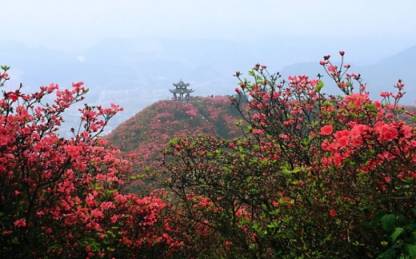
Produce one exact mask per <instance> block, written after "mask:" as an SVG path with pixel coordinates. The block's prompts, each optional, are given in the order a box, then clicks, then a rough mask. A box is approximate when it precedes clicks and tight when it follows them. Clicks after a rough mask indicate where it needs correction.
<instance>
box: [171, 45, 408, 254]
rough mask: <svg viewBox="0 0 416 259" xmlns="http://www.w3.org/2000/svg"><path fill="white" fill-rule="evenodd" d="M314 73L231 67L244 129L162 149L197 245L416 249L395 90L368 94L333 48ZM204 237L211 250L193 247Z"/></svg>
mask: <svg viewBox="0 0 416 259" xmlns="http://www.w3.org/2000/svg"><path fill="white" fill-rule="evenodd" d="M339 54H340V59H341V62H340V64H334V63H332V62H331V59H330V56H325V57H324V58H323V59H322V60H321V62H320V63H321V65H322V67H323V69H324V71H325V72H326V78H330V79H331V80H332V81H333V82H334V83H335V85H336V86H337V87H338V88H339V90H340V92H341V93H342V94H340V95H329V94H327V93H326V91H325V90H326V88H327V87H328V86H326V85H325V84H324V82H323V78H322V77H321V76H318V77H317V78H315V79H311V78H308V77H307V76H293V77H289V78H288V79H287V80H284V79H282V77H281V76H280V74H270V73H269V72H268V71H267V68H266V67H265V66H262V65H256V66H255V67H254V68H253V69H252V70H250V71H249V73H248V77H243V76H242V75H241V73H239V72H237V73H236V77H237V79H238V81H239V87H238V88H237V89H236V92H237V98H234V99H233V102H234V105H235V107H236V108H237V109H238V110H239V111H240V113H241V115H242V118H243V119H244V121H246V123H247V125H248V127H247V128H246V136H245V137H241V138H237V139H235V140H230V141H227V140H221V139H217V138H212V137H190V138H179V139H174V140H172V141H171V143H170V146H169V147H168V149H167V150H166V156H165V164H164V165H165V172H166V173H167V174H169V175H170V182H169V187H170V189H171V190H172V192H173V193H174V194H175V195H174V197H175V198H174V201H175V203H174V204H175V209H176V211H177V213H178V214H180V215H181V216H182V219H181V220H182V221H184V222H187V223H186V224H183V225H184V226H186V229H184V230H183V231H184V232H189V233H194V236H195V238H194V239H192V240H188V241H187V242H188V244H187V245H185V247H189V249H190V250H189V251H192V249H196V250H198V249H199V251H203V252H202V253H203V254H204V255H206V256H225V257H233V256H242V257H247V258H248V257H266V256H268V257H270V256H271V257H283V258H293V257H302V258H303V257H314V258H334V257H336V258H375V257H379V258H396V257H400V256H403V257H404V258H412V257H415V256H416V221H415V218H416V206H415V205H416V131H415V127H414V119H415V115H414V114H413V113H412V112H410V111H408V110H406V109H405V108H404V107H402V106H400V103H399V101H400V99H401V97H402V96H403V95H404V83H403V82H402V81H401V80H399V81H398V82H397V83H396V84H395V88H396V92H395V93H391V92H382V93H381V94H380V98H379V99H378V100H372V99H371V98H370V97H369V93H368V92H367V89H366V85H365V83H364V81H363V80H362V78H361V75H360V74H357V73H352V72H350V65H348V64H345V63H344V54H345V53H344V52H343V51H341V52H340V53H339ZM207 244H208V246H210V249H208V250H202V249H201V247H204V246H206V245H207Z"/></svg>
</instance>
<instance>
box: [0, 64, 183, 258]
mask: <svg viewBox="0 0 416 259" xmlns="http://www.w3.org/2000/svg"><path fill="white" fill-rule="evenodd" d="M1 69H2V70H1V72H0V87H1V94H2V98H1V99H0V257H2V258H11V257H17V258H32V257H36V258H37V257H76V258H79V257H96V256H99V257H112V256H115V257H123V258H124V257H136V256H141V257H154V256H162V255H167V254H169V253H172V252H173V251H175V249H177V248H178V247H179V246H180V242H178V241H176V240H174V239H173V238H172V237H171V236H170V234H169V233H170V230H169V229H172V228H171V227H169V224H168V221H166V220H165V217H164V211H165V210H166V207H167V204H166V203H165V202H163V201H162V200H161V199H160V198H157V197H156V196H147V197H143V198H142V197H139V196H136V195H133V194H123V193H121V192H120V191H119V190H120V186H121V184H123V178H124V175H125V174H127V173H129V172H130V168H131V165H130V164H129V163H128V162H127V161H126V160H123V159H121V157H120V155H119V151H118V150H116V149H113V148H110V147H109V146H108V145H107V144H106V142H105V141H104V140H103V139H101V138H99V134H100V133H101V132H102V131H103V128H104V127H105V125H106V124H107V122H108V120H109V119H111V117H113V116H114V115H115V114H116V113H117V112H118V111H119V110H120V108H119V107H118V106H116V105H112V106H111V107H110V108H103V107H100V106H98V107H91V106H87V105H86V106H85V107H84V108H83V109H81V110H80V111H81V115H82V117H81V123H80V126H79V128H78V129H72V130H71V131H72V133H73V137H71V138H68V139H64V138H62V137H60V136H59V135H58V134H57V132H58V129H59V127H60V125H61V123H62V122H63V118H62V113H63V112H64V111H65V110H66V109H67V108H69V107H70V106H71V105H72V104H74V103H75V102H78V101H80V100H82V99H83V98H84V97H83V96H84V95H85V93H86V92H87V89H86V88H85V86H84V84H83V83H82V82H78V83H74V84H73V85H72V89H64V90H61V89H59V87H58V85H57V84H50V85H48V86H42V87H41V88H40V90H39V91H37V92H34V93H24V92H23V91H22V86H21V85H20V86H19V87H18V88H17V89H15V90H7V89H6V88H5V82H6V81H7V80H8V79H9V76H8V74H7V72H8V69H9V68H8V67H7V66H3V67H2V68H1ZM53 93H55V94H56V98H55V100H54V102H53V103H46V102H45V101H44V99H45V97H46V96H48V95H51V94H53Z"/></svg>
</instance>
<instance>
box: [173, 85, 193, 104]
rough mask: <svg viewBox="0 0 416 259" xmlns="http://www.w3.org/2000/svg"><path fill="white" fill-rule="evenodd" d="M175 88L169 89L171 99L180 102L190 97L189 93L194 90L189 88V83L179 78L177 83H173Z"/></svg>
mask: <svg viewBox="0 0 416 259" xmlns="http://www.w3.org/2000/svg"><path fill="white" fill-rule="evenodd" d="M173 86H174V87H175V89H170V90H169V91H170V92H171V93H172V94H173V100H175V101H180V102H187V101H189V99H190V98H191V93H192V92H193V91H194V90H192V88H189V84H187V83H185V82H183V81H182V80H180V81H179V82H178V83H176V84H173Z"/></svg>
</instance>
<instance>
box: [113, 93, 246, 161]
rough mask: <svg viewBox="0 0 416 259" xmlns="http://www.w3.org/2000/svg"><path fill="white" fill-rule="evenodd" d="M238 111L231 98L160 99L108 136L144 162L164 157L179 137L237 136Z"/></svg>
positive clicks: (227, 137) (115, 144)
mask: <svg viewBox="0 0 416 259" xmlns="http://www.w3.org/2000/svg"><path fill="white" fill-rule="evenodd" d="M238 119H240V116H239V113H238V111H237V110H236V109H235V108H234V107H233V106H231V103H230V101H229V99H228V97H225V96H216V97H194V98H192V99H191V101H190V102H189V103H182V102H176V101H159V102H156V103H154V104H152V105H150V106H149V107H147V108H145V109H143V110H142V111H141V112H139V113H137V114H136V115H135V116H133V117H132V118H130V119H128V120H127V121H126V122H124V123H122V124H121V125H119V126H118V127H117V128H116V129H114V130H113V131H112V132H111V133H110V134H109V135H108V136H107V139H108V140H109V142H110V143H112V144H113V145H114V146H116V147H118V148H120V150H121V151H122V152H125V153H127V154H130V155H131V156H134V155H137V160H138V161H140V162H143V163H146V162H150V161H154V160H155V159H156V160H157V159H158V158H160V157H159V156H160V153H161V150H162V149H163V147H164V146H165V145H166V144H167V143H168V142H169V140H170V139H172V138H173V137H176V136H186V135H198V134H206V135H212V136H214V135H215V136H218V137H222V138H226V139H229V138H233V137H236V136H238V135H239V134H240V130H239V128H238V127H237V126H236V125H235V122H236V121H237V120H238Z"/></svg>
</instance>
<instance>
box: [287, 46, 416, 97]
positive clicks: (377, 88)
mask: <svg viewBox="0 0 416 259" xmlns="http://www.w3.org/2000/svg"><path fill="white" fill-rule="evenodd" d="M334 61H336V59H335V58H334ZM351 71H354V72H357V73H360V74H361V75H362V78H363V79H364V81H365V82H366V83H367V85H368V90H369V91H370V93H371V95H372V97H373V98H379V93H380V92H381V91H386V90H388V91H394V88H393V85H394V84H395V83H396V82H397V80H398V79H402V80H403V81H404V83H405V84H406V87H405V92H406V95H405V96H404V98H403V99H402V101H403V103H404V104H409V105H415V104H416V46H414V47H412V48H409V49H406V50H404V51H402V52H400V53H397V54H396V55H393V56H390V57H387V58H384V59H382V60H380V61H379V62H377V63H375V64H372V65H367V66H354V64H352V68H351ZM281 72H282V74H283V75H284V76H288V75H296V74H306V75H309V76H316V75H317V74H318V73H321V74H324V73H323V70H322V67H321V66H320V65H319V63H317V62H309V63H301V64H294V65H291V66H287V67H285V68H284V69H283V70H282V71H281ZM329 91H330V92H332V91H331V90H329ZM334 92H335V91H334Z"/></svg>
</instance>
